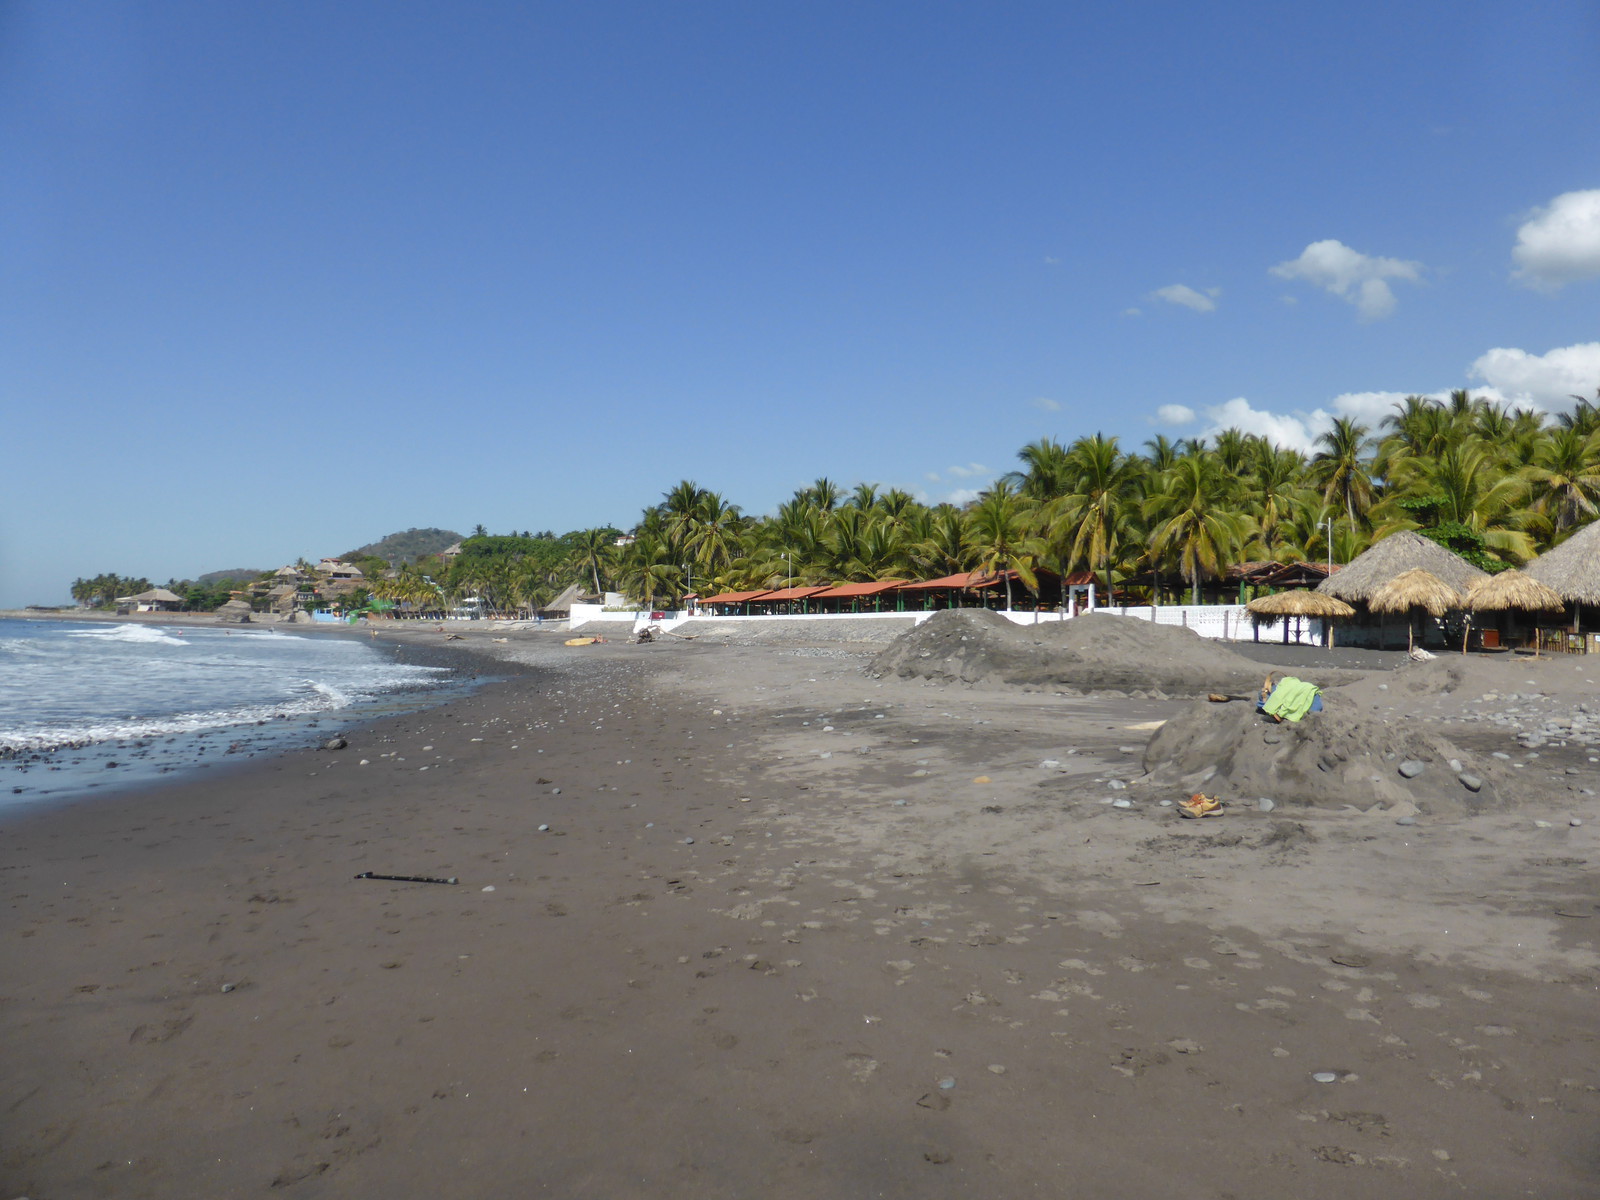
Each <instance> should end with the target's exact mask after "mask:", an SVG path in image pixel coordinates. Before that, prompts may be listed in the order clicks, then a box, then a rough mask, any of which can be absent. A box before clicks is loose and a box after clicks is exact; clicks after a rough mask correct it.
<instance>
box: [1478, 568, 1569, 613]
mask: <svg viewBox="0 0 1600 1200" xmlns="http://www.w3.org/2000/svg"><path fill="white" fill-rule="evenodd" d="M1467 607H1468V608H1469V609H1471V610H1472V611H1473V612H1506V611H1508V610H1510V609H1517V610H1519V611H1522V612H1559V611H1560V610H1561V609H1563V608H1565V607H1566V602H1565V601H1563V600H1562V599H1561V593H1560V592H1558V591H1556V590H1555V588H1553V587H1550V586H1548V585H1546V584H1543V583H1540V582H1539V581H1538V580H1537V579H1535V578H1533V576H1531V575H1525V574H1523V573H1522V572H1521V571H1501V572H1500V574H1498V575H1491V576H1489V578H1487V579H1480V580H1478V581H1477V582H1476V583H1474V584H1473V585H1472V587H1471V588H1469V589H1468V591H1467Z"/></svg>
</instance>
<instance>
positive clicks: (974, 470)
mask: <svg viewBox="0 0 1600 1200" xmlns="http://www.w3.org/2000/svg"><path fill="white" fill-rule="evenodd" d="M988 473H989V468H988V467H986V466H984V465H983V464H982V463H968V464H967V465H966V466H964V467H960V466H957V467H947V468H945V474H946V475H954V476H955V477H956V478H957V479H971V478H972V477H973V476H974V475H987V474H988Z"/></svg>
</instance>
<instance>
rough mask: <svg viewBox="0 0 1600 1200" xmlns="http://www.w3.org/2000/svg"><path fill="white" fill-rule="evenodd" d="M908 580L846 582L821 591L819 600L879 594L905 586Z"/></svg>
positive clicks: (818, 595)
mask: <svg viewBox="0 0 1600 1200" xmlns="http://www.w3.org/2000/svg"><path fill="white" fill-rule="evenodd" d="M905 586H906V582H905V580H903V579H884V580H880V581H879V582H877V583H846V584H841V585H840V586H839V587H836V588H829V589H828V590H827V591H823V592H819V593H818V594H817V599H819V600H849V599H851V598H853V597H856V596H877V595H880V594H881V593H883V592H892V591H894V590H895V589H896V588H903V587H905Z"/></svg>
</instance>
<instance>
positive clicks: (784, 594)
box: [761, 583, 830, 604]
mask: <svg viewBox="0 0 1600 1200" xmlns="http://www.w3.org/2000/svg"><path fill="white" fill-rule="evenodd" d="M829 587H830V585H829V584H826V583H824V584H822V585H820V586H817V587H805V586H801V587H790V588H779V589H778V590H777V591H775V592H768V593H766V594H765V595H764V596H762V597H761V603H763V604H765V603H766V602H767V601H768V600H804V599H805V598H806V597H807V596H815V595H816V594H817V593H818V592H825V591H827V590H828V589H829Z"/></svg>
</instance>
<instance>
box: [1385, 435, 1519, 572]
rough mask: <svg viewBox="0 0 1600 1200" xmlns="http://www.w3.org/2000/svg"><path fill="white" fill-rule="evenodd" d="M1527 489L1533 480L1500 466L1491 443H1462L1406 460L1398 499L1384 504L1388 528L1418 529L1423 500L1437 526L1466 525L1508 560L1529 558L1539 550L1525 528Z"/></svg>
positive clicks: (1387, 529) (1398, 481)
mask: <svg viewBox="0 0 1600 1200" xmlns="http://www.w3.org/2000/svg"><path fill="white" fill-rule="evenodd" d="M1526 494H1527V484H1526V483H1525V482H1524V481H1523V480H1522V479H1521V478H1520V477H1519V476H1517V475H1509V474H1506V473H1504V472H1502V471H1498V470H1496V469H1495V466H1494V454H1493V451H1492V450H1491V449H1490V448H1489V447H1487V446H1484V445H1482V444H1481V443H1477V442H1471V441H1467V442H1461V443H1457V444H1455V445H1452V446H1449V447H1447V448H1446V449H1445V450H1444V452H1443V453H1441V454H1439V455H1438V456H1436V457H1433V458H1418V459H1411V460H1409V461H1408V462H1407V463H1406V464H1405V470H1404V471H1403V472H1402V473H1401V475H1400V477H1399V478H1398V479H1397V480H1396V488H1395V493H1394V496H1393V498H1392V501H1391V502H1390V503H1388V504H1386V505H1385V506H1384V511H1385V513H1386V514H1389V516H1390V520H1389V522H1388V523H1387V524H1386V525H1385V532H1392V531H1394V530H1397V529H1405V528H1417V527H1418V522H1417V521H1416V519H1415V518H1414V517H1412V516H1411V515H1410V514H1411V512H1412V511H1414V510H1415V508H1416V506H1417V504H1419V503H1421V504H1423V505H1425V507H1426V510H1427V511H1428V512H1429V513H1431V514H1432V519H1433V521H1434V524H1435V525H1437V526H1442V525H1447V524H1455V525H1460V526H1462V527H1463V528H1464V529H1466V530H1468V531H1470V532H1471V533H1473V534H1477V535H1479V536H1481V537H1482V539H1483V545H1484V546H1485V547H1486V548H1487V549H1488V550H1490V551H1492V552H1494V553H1495V554H1496V555H1498V556H1499V557H1500V558H1501V560H1502V561H1519V562H1526V561H1527V560H1528V559H1530V558H1532V557H1533V556H1534V554H1535V553H1536V549H1535V546H1534V544H1533V541H1532V539H1531V538H1530V537H1529V536H1528V534H1527V533H1526V532H1525V531H1524V530H1523V528H1522V527H1523V526H1524V525H1525V524H1526V523H1527V519H1528V514H1527V513H1526V512H1525V511H1524V510H1522V509H1521V508H1520V507H1519V504H1520V501H1521V500H1522V498H1523V497H1524V496H1526ZM1401 514H1405V515H1401Z"/></svg>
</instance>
